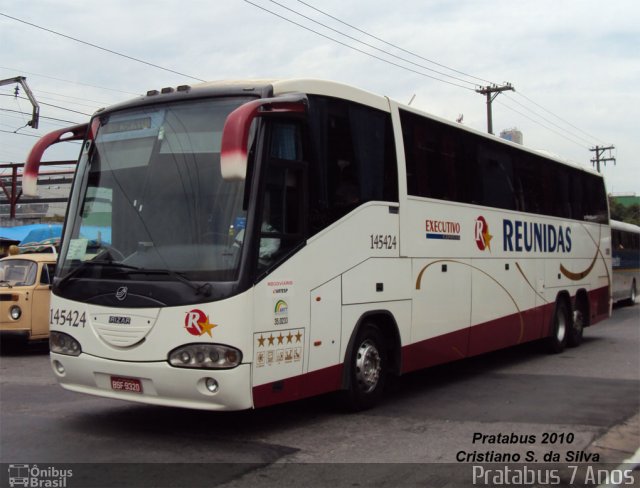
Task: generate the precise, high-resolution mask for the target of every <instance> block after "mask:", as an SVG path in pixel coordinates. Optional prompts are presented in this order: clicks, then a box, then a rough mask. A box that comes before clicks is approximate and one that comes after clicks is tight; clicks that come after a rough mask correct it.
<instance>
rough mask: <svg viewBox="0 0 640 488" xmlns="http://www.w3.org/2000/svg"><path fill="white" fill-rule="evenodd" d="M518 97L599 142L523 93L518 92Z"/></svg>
mask: <svg viewBox="0 0 640 488" xmlns="http://www.w3.org/2000/svg"><path fill="white" fill-rule="evenodd" d="M517 93H518V95H520V96H521V97H522V98H524V99H525V100H527V101H528V102H529V103H532V104H533V105H535V106H536V107H538V108H540V109H542V110H544V111H545V112H547V113H548V114H551V115H553V116H554V117H555V118H556V119H558V120H560V121H562V122H563V123H565V124H567V125H568V126H570V127H573V128H574V129H576V130H577V131H579V132H582V133H583V134H584V135H585V136H587V137H588V138H589V139H591V140H598V139H599V138H598V137H594V136H592V135H591V134H589V133H588V132H585V131H583V130H582V129H580V128H579V127H576V126H575V125H573V124H572V123H571V122H568V121H566V120H564V119H563V118H562V117H560V116H559V115H556V114H554V113H553V112H551V111H550V110H548V109H546V108H544V107H543V106H542V105H540V104H538V103H536V102H534V101H533V100H531V99H530V98H529V97H527V96H525V95H524V94H523V93H521V92H517Z"/></svg>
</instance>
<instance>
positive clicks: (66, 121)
mask: <svg viewBox="0 0 640 488" xmlns="http://www.w3.org/2000/svg"><path fill="white" fill-rule="evenodd" d="M0 112H12V113H16V114H22V115H29V113H27V112H21V111H19V110H11V109H9V108H0ZM40 118H41V119H47V120H55V121H56V122H65V123H68V124H78V122H74V121H72V120H64V119H56V118H54V117H45V116H43V115H41V116H40Z"/></svg>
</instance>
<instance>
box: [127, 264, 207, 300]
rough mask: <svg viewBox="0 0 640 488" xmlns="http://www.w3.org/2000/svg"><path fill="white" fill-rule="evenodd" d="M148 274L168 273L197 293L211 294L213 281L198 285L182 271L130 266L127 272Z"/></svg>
mask: <svg viewBox="0 0 640 488" xmlns="http://www.w3.org/2000/svg"><path fill="white" fill-rule="evenodd" d="M136 273H140V274H147V275H167V276H171V277H172V278H175V279H176V280H177V281H179V282H181V283H184V284H185V285H187V286H188V287H189V288H191V289H192V290H194V291H195V292H196V295H204V296H205V297H208V296H211V283H203V284H202V285H196V284H195V283H194V282H193V281H191V280H190V279H189V278H187V277H186V276H185V275H183V274H182V273H179V272H177V271H173V270H171V269H148V268H135V267H133V266H131V267H128V271H127V274H136Z"/></svg>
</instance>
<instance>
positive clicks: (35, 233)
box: [0, 224, 62, 244]
mask: <svg viewBox="0 0 640 488" xmlns="http://www.w3.org/2000/svg"><path fill="white" fill-rule="evenodd" d="M61 234H62V224H30V225H18V226H16V227H0V238H5V239H9V240H13V241H20V243H21V244H22V243H25V244H26V243H27V242H31V241H34V242H41V241H43V240H46V239H51V238H58V239H59V238H60V235H61ZM27 238H28V240H27Z"/></svg>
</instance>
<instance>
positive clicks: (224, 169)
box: [220, 95, 306, 180]
mask: <svg viewBox="0 0 640 488" xmlns="http://www.w3.org/2000/svg"><path fill="white" fill-rule="evenodd" d="M305 111H306V97H305V96H303V95H290V96H286V97H278V98H260V99H258V100H253V101H251V102H248V103H245V104H244V105H241V106H240V107H238V108H237V109H235V110H234V111H233V112H231V113H230V114H229V116H228V117H227V120H226V121H225V124H224V128H223V129H222V142H221V147H220V171H221V173H222V178H223V179H224V180H244V179H245V178H246V176H247V159H248V158H247V154H248V151H249V148H248V147H247V146H248V144H249V132H250V130H251V123H252V122H253V121H254V119H256V118H258V117H264V116H269V115H276V114H302V113H304V112H305Z"/></svg>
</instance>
